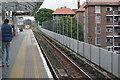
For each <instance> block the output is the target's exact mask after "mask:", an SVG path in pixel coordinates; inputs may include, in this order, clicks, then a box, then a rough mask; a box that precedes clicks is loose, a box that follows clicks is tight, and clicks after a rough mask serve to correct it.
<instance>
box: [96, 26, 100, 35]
mask: <svg viewBox="0 0 120 80" xmlns="http://www.w3.org/2000/svg"><path fill="white" fill-rule="evenodd" d="M95 30H96V34H100V27H99V26H97V27H96V29H95Z"/></svg>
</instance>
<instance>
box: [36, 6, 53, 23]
mask: <svg viewBox="0 0 120 80" xmlns="http://www.w3.org/2000/svg"><path fill="white" fill-rule="evenodd" d="M52 13H53V10H51V9H46V8H42V9H40V10H39V11H38V12H37V13H36V14H35V16H34V17H35V20H36V21H37V22H38V21H39V22H40V23H39V24H40V25H41V24H42V22H45V21H50V20H52V19H53V18H52Z"/></svg>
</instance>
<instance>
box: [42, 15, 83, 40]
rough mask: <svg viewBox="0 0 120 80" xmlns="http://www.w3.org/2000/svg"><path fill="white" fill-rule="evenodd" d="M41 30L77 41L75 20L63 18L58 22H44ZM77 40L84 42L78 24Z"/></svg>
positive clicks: (81, 30)
mask: <svg viewBox="0 0 120 80" xmlns="http://www.w3.org/2000/svg"><path fill="white" fill-rule="evenodd" d="M43 28H45V29H48V30H51V31H53V32H56V33H59V34H62V35H65V36H68V37H72V38H74V39H77V20H76V18H72V19H71V18H69V17H66V16H63V17H61V18H60V19H59V20H54V21H47V22H44V23H43ZM71 28H72V29H71ZM71 31H72V32H71ZM78 40H80V41H84V34H83V27H82V25H81V24H80V23H78Z"/></svg>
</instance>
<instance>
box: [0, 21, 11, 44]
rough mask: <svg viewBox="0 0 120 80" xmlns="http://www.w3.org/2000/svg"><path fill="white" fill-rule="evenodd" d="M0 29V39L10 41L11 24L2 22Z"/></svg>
mask: <svg viewBox="0 0 120 80" xmlns="http://www.w3.org/2000/svg"><path fill="white" fill-rule="evenodd" d="M1 31H2V41H3V42H10V41H11V40H12V26H10V25H8V24H7V23H4V24H3V25H2V26H1Z"/></svg>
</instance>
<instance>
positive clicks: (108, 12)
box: [106, 11, 120, 16]
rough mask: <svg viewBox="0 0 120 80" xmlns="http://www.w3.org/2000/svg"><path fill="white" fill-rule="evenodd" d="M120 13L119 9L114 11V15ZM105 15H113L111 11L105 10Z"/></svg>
mask: <svg viewBox="0 0 120 80" xmlns="http://www.w3.org/2000/svg"><path fill="white" fill-rule="evenodd" d="M119 14H120V11H115V13H114V15H119ZM106 15H111V16H113V11H107V12H106Z"/></svg>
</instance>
